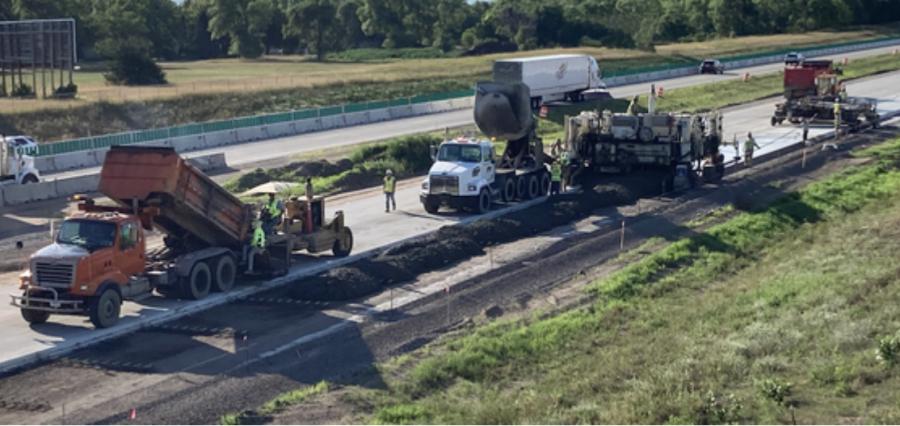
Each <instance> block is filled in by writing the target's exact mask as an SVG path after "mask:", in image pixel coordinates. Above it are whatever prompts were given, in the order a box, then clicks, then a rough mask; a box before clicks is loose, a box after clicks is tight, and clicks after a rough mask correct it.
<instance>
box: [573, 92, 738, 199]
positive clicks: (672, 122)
mask: <svg viewBox="0 0 900 426" xmlns="http://www.w3.org/2000/svg"><path fill="white" fill-rule="evenodd" d="M651 90H652V89H651ZM649 104H650V105H649V112H647V113H639V114H626V113H613V112H611V111H609V110H606V111H602V112H599V111H584V112H582V113H581V114H579V115H577V116H574V117H573V116H569V117H566V121H565V129H566V136H565V146H566V149H568V150H569V152H570V153H571V155H572V157H573V158H574V161H575V163H576V164H577V165H578V166H579V168H580V169H582V170H591V171H592V172H594V173H629V172H631V171H632V170H634V169H638V168H646V167H656V168H664V169H667V170H669V171H670V172H671V178H670V180H669V183H668V185H667V186H669V187H670V188H683V187H686V186H690V185H692V184H693V182H694V181H695V177H696V176H697V175H698V174H699V175H700V176H702V178H703V180H704V181H706V182H718V181H720V180H721V179H722V177H723V176H724V174H725V164H724V155H722V154H721V153H720V152H719V146H720V145H721V143H722V114H721V113H719V112H718V111H714V112H710V113H706V114H675V113H657V112H656V111H655V97H654V94H652V93H651V95H650V102H649Z"/></svg>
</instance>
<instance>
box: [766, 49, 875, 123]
mask: <svg viewBox="0 0 900 426" xmlns="http://www.w3.org/2000/svg"><path fill="white" fill-rule="evenodd" d="M840 74H842V72H841V70H839V69H835V68H834V64H833V62H832V61H831V60H804V61H799V62H797V63H790V64H786V65H785V68H784V102H781V103H778V104H776V105H775V114H773V115H772V119H771V122H772V125H773V126H777V125H779V124H781V123H783V122H784V121H785V120H787V121H789V122H791V123H794V124H796V123H799V122H800V121H801V120H804V119H809V120H833V119H834V105H835V103H837V104H839V105H840V111H841V122H842V123H845V124H848V125H850V127H851V129H853V130H855V129H856V128H858V127H859V125H860V124H862V118H865V120H866V121H867V122H869V123H872V124H873V125H877V124H878V118H879V117H878V101H877V100H876V99H873V98H862V97H850V96H847V95H846V91H845V90H842V88H843V85H844V82H843V81H840V80H838V75H840Z"/></svg>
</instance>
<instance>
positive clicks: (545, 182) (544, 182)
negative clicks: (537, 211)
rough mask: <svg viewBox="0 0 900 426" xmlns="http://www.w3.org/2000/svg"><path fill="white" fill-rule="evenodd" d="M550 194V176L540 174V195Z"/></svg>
mask: <svg viewBox="0 0 900 426" xmlns="http://www.w3.org/2000/svg"><path fill="white" fill-rule="evenodd" d="M549 193H550V174H549V173H541V195H547V194H549Z"/></svg>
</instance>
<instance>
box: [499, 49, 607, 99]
mask: <svg viewBox="0 0 900 426" xmlns="http://www.w3.org/2000/svg"><path fill="white" fill-rule="evenodd" d="M492 80H493V81H495V82H497V83H506V84H515V83H521V84H524V85H526V86H528V88H529V90H530V91H531V93H530V96H531V108H532V109H538V108H539V107H540V106H541V104H542V103H546V102H552V101H560V100H570V101H572V102H579V101H582V100H584V97H585V94H586V93H588V92H590V91H596V90H599V89H605V88H606V85H605V84H603V81H602V80H601V73H600V66H599V65H597V60H596V59H595V58H594V57H593V56H589V55H574V54H565V55H549V56H535V57H530V58H513V59H503V60H498V61H495V62H494V66H493V76H492Z"/></svg>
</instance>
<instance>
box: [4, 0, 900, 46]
mask: <svg viewBox="0 0 900 426" xmlns="http://www.w3.org/2000/svg"><path fill="white" fill-rule="evenodd" d="M61 17H73V18H75V19H76V21H77V25H78V50H79V52H80V54H81V56H82V57H85V58H89V59H90V58H116V57H119V56H121V55H123V54H130V55H137V56H145V57H152V58H157V59H165V60H175V59H203V58H216V57H225V56H240V57H244V58H256V57H259V56H261V55H263V54H265V53H272V52H274V51H278V52H284V53H309V54H314V55H316V56H317V58H318V59H320V60H321V59H323V58H324V57H325V55H326V54H327V53H329V52H335V51H341V50H346V49H352V48H359V47H386V48H399V47H434V48H439V49H441V50H443V51H450V50H452V49H458V48H463V49H468V50H471V51H473V52H481V51H484V52H486V51H492V50H506V49H519V50H527V49H533V48H538V47H551V46H576V45H602V46H610V47H640V48H646V47H650V46H652V45H653V44H655V43H660V42H670V41H682V40H700V39H705V38H710V37H730V36H740V35H751V34H768V33H781V32H797V31H808V30H815V29H822V28H839V27H843V26H848V25H861V24H882V23H887V22H894V21H898V20H900V1H897V0H494V1H490V2H486V1H476V2H469V1H466V0H184V1H183V2H182V3H181V4H177V3H175V2H173V1H172V0H0V18H2V19H5V20H12V19H38V18H61Z"/></svg>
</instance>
